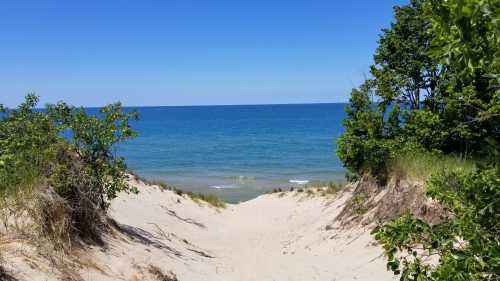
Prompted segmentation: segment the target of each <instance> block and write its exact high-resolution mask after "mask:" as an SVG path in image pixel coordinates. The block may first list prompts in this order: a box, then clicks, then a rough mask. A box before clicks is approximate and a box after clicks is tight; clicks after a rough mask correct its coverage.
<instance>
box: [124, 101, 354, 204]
mask: <svg viewBox="0 0 500 281" xmlns="http://www.w3.org/2000/svg"><path fill="white" fill-rule="evenodd" d="M344 107H345V104H298V105H238V106H183V107H139V108H134V109H135V110H137V111H138V112H139V114H140V119H139V121H134V123H133V127H134V129H135V130H136V131H138V132H139V137H137V138H135V139H133V140H131V141H128V142H127V143H125V144H122V145H120V146H119V147H118V148H117V153H118V154H119V155H121V156H124V157H125V158H126V162H127V165H128V167H129V168H130V169H132V170H133V171H135V172H136V173H138V174H139V175H141V176H143V177H145V178H148V179H151V180H164V181H166V182H168V183H170V184H172V185H175V186H179V187H181V188H184V189H187V190H193V191H201V192H206V193H213V194H216V195H218V196H221V197H223V198H224V199H226V200H228V201H230V202H237V201H241V200H247V199H250V198H253V197H255V196H257V195H259V194H261V193H263V192H266V191H268V190H271V189H274V188H288V187H290V186H292V185H298V184H299V183H303V182H305V181H309V182H314V181H329V180H334V181H339V180H342V179H343V178H344V174H345V170H344V169H343V168H342V165H341V163H340V161H339V160H338V158H337V157H336V155H335V139H336V138H337V137H338V136H339V135H340V134H341V133H342V125H341V124H342V119H343V118H344V117H345V113H344V111H343V109H344Z"/></svg>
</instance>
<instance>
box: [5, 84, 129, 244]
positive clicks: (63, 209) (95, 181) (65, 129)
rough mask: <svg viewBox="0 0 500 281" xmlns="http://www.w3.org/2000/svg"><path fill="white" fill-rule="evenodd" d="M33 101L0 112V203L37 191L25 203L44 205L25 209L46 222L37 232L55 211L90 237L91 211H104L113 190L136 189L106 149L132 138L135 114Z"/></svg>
mask: <svg viewBox="0 0 500 281" xmlns="http://www.w3.org/2000/svg"><path fill="white" fill-rule="evenodd" d="M37 102H38V97H36V96H35V95H32V94H30V95H28V96H27V97H26V101H25V102H24V103H23V104H21V105H20V106H19V107H18V108H17V109H9V110H8V109H5V108H2V115H1V116H0V196H2V202H4V204H8V202H9V201H11V200H9V198H10V197H15V195H16V194H17V193H19V192H20V191H28V192H40V193H41V195H40V196H38V197H34V198H38V199H37V202H33V204H31V205H40V206H42V205H43V206H46V207H40V208H39V210H40V212H31V211H30V210H26V212H27V213H33V216H34V221H35V222H39V223H40V224H43V223H44V222H45V224H47V225H44V226H41V227H40V228H39V229H42V230H43V229H45V230H43V231H45V232H47V233H49V232H53V231H52V230H51V229H53V227H54V226H53V225H49V224H50V223H51V222H52V221H53V218H52V217H54V216H53V215H51V212H57V214H59V215H62V214H64V215H66V216H68V218H66V217H65V218H62V219H61V221H64V220H66V219H68V221H69V223H70V226H69V227H68V229H71V230H72V231H73V230H76V233H77V234H78V235H80V236H90V237H91V238H95V237H96V234H97V232H98V229H99V227H100V226H99V224H100V222H99V218H98V217H99V212H98V211H97V209H98V208H99V209H102V210H106V209H107V207H108V206H109V203H110V201H111V200H112V199H114V198H115V197H116V196H117V194H118V192H121V191H126V192H130V191H136V190H135V189H134V188H133V187H132V186H130V185H129V184H128V182H127V174H126V167H125V164H124V161H123V159H121V158H118V157H116V156H115V155H114V153H113V150H112V149H113V146H114V145H115V144H117V143H119V142H121V141H124V140H126V139H129V138H132V137H134V136H135V132H133V131H132V130H131V128H130V124H129V120H130V119H131V118H137V115H136V113H134V112H131V113H127V112H125V111H124V110H123V108H122V107H121V105H120V104H119V103H117V104H112V105H109V106H106V107H104V108H102V109H101V110H100V112H99V116H91V115H88V114H87V113H86V112H85V110H84V109H83V108H80V109H77V108H74V107H71V106H68V105H66V104H65V103H58V104H57V105H48V106H47V108H46V109H44V110H39V109H35V107H36V105H37ZM34 185H37V186H36V188H34ZM54 193H55V194H54ZM60 199H61V200H63V201H64V202H62V203H61V202H60V201H61V200H60ZM56 203H57V204H56ZM28 205H29V204H25V206H28ZM56 205H57V206H56ZM51 207H54V208H56V207H57V210H56V209H53V210H51V209H50V208H51ZM44 210H45V211H47V212H45V213H47V214H48V215H47V216H43V214H45V213H44V212H43V211H44ZM64 225H66V223H64Z"/></svg>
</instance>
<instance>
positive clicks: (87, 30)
mask: <svg viewBox="0 0 500 281" xmlns="http://www.w3.org/2000/svg"><path fill="white" fill-rule="evenodd" d="M405 2H407V1H402V0H399V1H396V0H363V1H361V0H358V1H355V0H352V1H334V0H325V1H323V0H302V1H294V0H287V1H282V0H251V1H239V0H232V1H231V0H224V1H218V0H210V1H209V0H199V1H191V0H178V1H173V0H171V1H169V0H156V1H153V0H140V1H139V0H136V1H132V0H130V1H126V0H85V1H70V0H68V1H59V0H58V1H56V0H52V1H51V0H31V1H29V0H2V1H1V3H0V103H3V104H5V105H7V106H14V105H17V104H18V103H19V102H20V101H21V100H22V99H23V96H24V95H25V94H26V93H27V92H36V93H37V94H38V95H40V96H41V98H42V103H46V102H56V101H58V100H65V101H67V102H69V103H71V104H74V105H83V106H100V105H103V104H105V103H109V102H112V101H116V100H121V101H122V102H123V103H124V104H125V105H206V104H262V103H314V102H344V101H347V99H348V97H349V92H350V89H351V88H352V87H353V86H356V85H357V84H358V83H359V82H360V81H361V80H362V79H363V76H364V75H365V74H366V73H367V72H368V66H369V65H370V63H371V62H372V54H373V51H374V49H375V47H376V41H377V38H378V35H379V34H380V29H381V28H384V27H388V26H389V24H390V22H391V18H392V7H393V6H394V5H397V4H403V3H405Z"/></svg>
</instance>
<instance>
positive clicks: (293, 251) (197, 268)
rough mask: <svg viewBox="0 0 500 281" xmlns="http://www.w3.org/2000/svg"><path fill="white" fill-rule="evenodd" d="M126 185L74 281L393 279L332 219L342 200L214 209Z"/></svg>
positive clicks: (291, 198) (379, 259) (358, 238)
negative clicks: (108, 227)
mask: <svg viewBox="0 0 500 281" xmlns="http://www.w3.org/2000/svg"><path fill="white" fill-rule="evenodd" d="M134 184H136V185H137V186H138V188H139V190H140V193H139V194H137V195H133V194H131V195H127V194H122V195H121V196H120V197H119V198H117V199H116V200H115V201H114V202H113V204H112V206H111V209H110V216H111V217H112V218H113V219H114V220H115V221H116V224H117V226H118V229H120V231H115V232H114V234H113V235H108V236H106V238H105V239H106V241H105V242H106V246H105V247H104V248H103V247H98V246H93V247H90V248H88V249H86V250H85V251H80V252H81V253H80V254H79V258H78V261H77V264H79V266H78V267H76V268H77V272H78V275H79V276H81V279H82V280H162V279H161V273H163V274H165V275H168V272H172V273H173V274H175V275H176V277H177V279H178V280H181V281H185V280H189V281H196V280H214V281H215V280H217V281H221V280H236V281H245V280H259V281H263V280H287V281H288V280H300V281H303V280H329V281H331V280H338V281H339V280H375V281H376V280H392V279H393V277H392V274H391V273H389V272H387V271H386V269H385V261H384V258H383V256H382V251H381V249H380V248H379V247H378V246H375V245H374V243H373V240H372V238H371V236H370V234H369V229H368V228H363V227H359V228H354V229H353V228H350V229H342V228H341V227H340V226H339V223H338V222H336V221H335V217H336V216H337V214H338V213H339V212H340V211H341V209H342V207H343V206H344V205H343V204H344V202H345V200H346V199H347V198H348V197H349V196H350V193H349V192H344V193H342V194H340V195H337V196H331V197H321V196H308V195H307V194H305V193H298V192H287V193H281V194H268V195H263V196H260V197H258V198H256V199H253V200H250V201H247V202H244V203H240V204H236V205H232V204H229V205H227V207H226V208H225V209H216V208H214V207H212V206H209V205H207V204H206V203H197V202H194V201H192V200H191V199H190V198H188V197H181V196H179V195H177V194H176V193H174V192H172V191H168V190H165V191H162V190H161V189H160V188H157V187H151V186H147V185H145V184H143V183H140V182H134ZM22 271H23V270H22V269H21V267H18V272H19V273H21V274H19V276H25V277H29V278H28V279H27V280H56V277H54V276H55V275H54V274H53V273H51V272H50V271H49V272H47V271H43V270H40V269H33V268H28V267H26V268H25V271H24V273H23V272H22ZM35 271H38V272H37V273H36V274H35V273H34V272H35ZM30 272H31V273H30ZM160 272H161V273H160ZM172 276H173V275H172ZM163 278H165V277H164V276H163ZM163 280H169V279H163Z"/></svg>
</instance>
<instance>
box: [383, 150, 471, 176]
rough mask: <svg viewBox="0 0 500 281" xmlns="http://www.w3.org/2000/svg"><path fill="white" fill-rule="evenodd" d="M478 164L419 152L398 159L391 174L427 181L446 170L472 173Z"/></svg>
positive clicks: (393, 162)
mask: <svg viewBox="0 0 500 281" xmlns="http://www.w3.org/2000/svg"><path fill="white" fill-rule="evenodd" d="M476 163H477V162H476V161H474V160H470V159H464V158H463V157H460V156H453V155H441V154H435V153H425V152H418V153H410V154H404V155H401V156H399V157H396V159H395V160H393V161H392V163H391V166H390V167H391V168H390V172H391V174H393V175H395V176H399V177H404V178H411V179H416V180H423V181H425V180H426V179H427V178H429V176H430V175H432V174H435V173H437V172H441V171H443V170H444V169H447V170H454V169H462V170H465V171H472V170H474V169H475V168H476Z"/></svg>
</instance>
